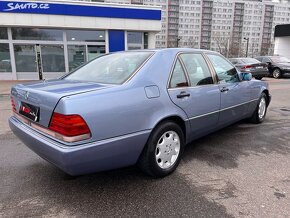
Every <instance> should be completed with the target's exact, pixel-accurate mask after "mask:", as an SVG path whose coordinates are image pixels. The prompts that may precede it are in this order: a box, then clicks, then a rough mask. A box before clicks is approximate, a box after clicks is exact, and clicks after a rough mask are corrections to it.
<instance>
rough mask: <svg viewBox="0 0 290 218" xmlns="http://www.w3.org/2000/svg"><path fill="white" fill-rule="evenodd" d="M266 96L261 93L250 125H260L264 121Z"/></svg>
mask: <svg viewBox="0 0 290 218" xmlns="http://www.w3.org/2000/svg"><path fill="white" fill-rule="evenodd" d="M267 100H268V98H267V95H266V94H265V93H262V95H261V97H260V99H259V103H258V105H257V107H256V109H255V111H254V113H253V115H252V117H251V119H250V121H251V122H252V123H257V124H258V123H262V122H263V121H264V120H265V117H266V113H267Z"/></svg>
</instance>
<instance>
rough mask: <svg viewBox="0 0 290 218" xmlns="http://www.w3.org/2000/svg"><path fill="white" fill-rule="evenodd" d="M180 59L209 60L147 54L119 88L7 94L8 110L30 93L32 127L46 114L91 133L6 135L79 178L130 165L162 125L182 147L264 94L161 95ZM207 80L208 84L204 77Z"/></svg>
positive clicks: (80, 85)
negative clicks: (180, 137)
mask: <svg viewBox="0 0 290 218" xmlns="http://www.w3.org/2000/svg"><path fill="white" fill-rule="evenodd" d="M128 52H130V51H128ZM180 52H193V53H203V52H206V53H210V51H203V50H196V49H162V50H154V54H153V55H152V57H151V58H150V59H149V60H148V61H147V62H146V64H145V65H144V66H142V67H141V68H140V69H138V71H137V72H136V74H135V75H134V76H133V77H131V78H130V79H129V80H128V81H126V82H125V83H123V84H122V85H105V84H97V83H92V82H78V81H75V83H74V82H71V83H70V82H67V81H66V82H64V81H62V80H60V81H51V82H50V81H45V82H38V83H36V84H35V85H33V84H31V85H26V86H24V85H17V86H15V87H13V88H12V92H11V96H12V98H13V99H15V101H16V102H18V101H22V100H23V99H25V93H26V92H27V91H29V93H32V94H31V97H32V98H31V99H29V98H28V102H30V103H33V99H34V98H35V99H37V100H39V101H40V103H39V105H40V110H41V113H45V115H44V116H43V117H41V119H46V121H45V122H44V121H43V120H42V121H41V122H39V124H40V125H42V126H44V127H47V126H48V125H49V120H50V118H51V114H52V112H57V113H61V114H78V115H81V117H82V118H83V119H84V120H85V121H86V123H87V125H88V126H89V129H90V131H91V138H89V139H86V140H83V141H78V142H64V141H61V140H58V139H56V138H53V137H52V136H50V135H48V134H46V133H44V132H41V131H38V130H36V129H34V128H33V127H31V126H28V125H26V124H25V123H23V122H21V121H20V120H19V119H17V117H15V116H12V117H11V118H10V120H9V123H10V127H11V129H12V131H13V132H14V133H15V134H16V135H17V136H18V137H19V138H20V139H21V140H22V141H23V142H24V143H25V144H26V145H27V146H28V147H29V148H31V149H32V150H33V151H35V152H36V153H37V154H39V155H40V156H41V157H43V158H44V159H46V160H48V161H49V162H52V163H53V164H54V165H56V166H58V167H60V168H61V169H62V170H64V171H65V172H67V173H69V174H72V175H79V174H84V173H90V172H96V171H102V170H108V169H113V168H118V167H123V166H128V165H133V164H135V163H136V162H137V161H138V158H139V156H140V154H141V152H142V150H143V148H144V146H145V145H146V142H147V140H148V138H149V136H150V134H151V133H152V131H154V129H155V128H156V126H157V125H159V124H160V123H161V122H162V121H164V120H168V119H170V120H176V119H178V120H180V121H181V122H182V123H183V124H184V125H183V128H184V131H185V132H184V133H185V136H186V143H189V142H191V141H192V140H193V139H196V138H198V137H201V136H203V135H206V134H208V133H209V132H212V131H214V130H217V129H219V128H221V127H223V126H225V125H229V124H231V123H233V122H236V121H238V120H240V119H244V118H247V117H250V116H251V115H252V114H253V112H254V109H255V108H256V106H257V99H258V98H259V96H260V95H261V92H262V91H267V90H268V85H267V84H266V83H265V82H263V81H255V80H251V81H240V82H237V83H232V84H227V85H226V86H227V87H228V88H229V91H228V92H226V93H225V92H223V93H221V89H222V87H224V86H225V85H224V84H218V83H217V81H216V80H214V84H212V85H203V86H197V87H188V88H184V89H183V88H181V89H168V87H167V85H168V81H169V78H170V72H171V69H172V66H173V64H174V62H175V59H176V57H177V55H178V54H179V53H180ZM212 53H214V54H216V53H215V52H212ZM211 73H212V75H213V77H215V76H216V75H215V72H214V71H213V70H212V69H211ZM33 86H35V87H33ZM182 90H185V91H187V92H190V97H189V98H187V99H186V98H182V99H177V98H176V95H177V94H178V93H179V92H180V91H182ZM22 92H23V93H22ZM19 93H22V95H20V94H19ZM23 101H24V100H23ZM45 108H47V111H45ZM18 110H19V108H17V111H16V113H17V112H18Z"/></svg>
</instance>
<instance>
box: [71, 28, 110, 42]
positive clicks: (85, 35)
mask: <svg viewBox="0 0 290 218" xmlns="http://www.w3.org/2000/svg"><path fill="white" fill-rule="evenodd" d="M105 38H106V37H105V31H103V30H98V31H92V30H66V39H67V41H84V42H105Z"/></svg>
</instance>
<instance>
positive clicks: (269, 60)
mask: <svg viewBox="0 0 290 218" xmlns="http://www.w3.org/2000/svg"><path fill="white" fill-rule="evenodd" d="M262 62H263V63H267V62H271V59H270V58H267V57H264V58H263V60H262Z"/></svg>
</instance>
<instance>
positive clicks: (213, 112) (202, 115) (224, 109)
mask: <svg viewBox="0 0 290 218" xmlns="http://www.w3.org/2000/svg"><path fill="white" fill-rule="evenodd" d="M258 100H259V98H257V99H253V100H250V101H247V102H244V103H240V104H236V105H233V106H231V107H227V108H223V109H220V110H216V111H212V112H209V113H206V114H201V115H198V116H194V117H190V118H188V119H186V120H185V121H188V120H194V119H197V118H200V117H205V116H208V115H211V114H215V113H218V112H222V111H226V110H229V109H231V108H235V107H238V106H241V105H244V104H248V103H251V102H254V101H258Z"/></svg>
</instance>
